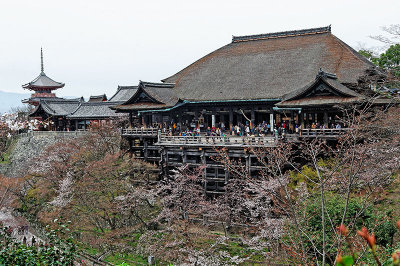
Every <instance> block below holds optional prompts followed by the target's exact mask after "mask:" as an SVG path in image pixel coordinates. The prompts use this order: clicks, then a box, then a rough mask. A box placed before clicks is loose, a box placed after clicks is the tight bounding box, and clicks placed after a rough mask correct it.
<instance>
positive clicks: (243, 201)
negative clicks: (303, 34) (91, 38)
mask: <svg viewBox="0 0 400 266" xmlns="http://www.w3.org/2000/svg"><path fill="white" fill-rule="evenodd" d="M349 113H350V112H349ZM399 115H400V110H399V108H395V107H393V108H391V109H389V110H384V111H381V110H373V111H371V110H368V111H366V112H363V111H361V112H358V116H357V117H354V116H352V117H350V116H349V119H350V118H351V119H352V121H348V123H351V124H350V125H351V126H352V127H353V129H354V130H353V131H352V132H351V133H349V134H348V135H346V136H343V138H342V139H341V140H340V141H339V142H338V143H336V144H332V143H325V142H318V141H314V142H307V143H303V144H301V145H300V146H299V145H295V146H293V145H291V144H282V145H281V146H279V147H277V148H265V149H251V150H249V152H252V153H254V154H256V155H257V156H258V158H259V160H260V164H263V165H264V166H265V170H263V171H261V172H260V176H259V178H254V177H253V178H251V177H249V176H248V175H247V171H246V169H245V168H244V167H243V165H242V164H241V163H240V162H236V161H232V160H230V158H228V157H226V154H225V152H224V150H221V151H219V154H220V155H219V156H218V157H217V158H214V159H215V160H217V161H219V162H222V163H224V164H225V165H226V167H227V169H229V171H230V172H231V176H232V178H231V179H230V181H229V183H228V184H227V185H226V191H227V192H226V194H225V195H221V196H219V197H209V196H206V195H204V193H203V191H204V188H203V185H202V173H203V168H202V167H200V168H198V169H191V168H188V167H181V168H179V169H177V170H176V172H175V174H174V175H173V176H170V177H167V178H164V179H163V180H161V181H159V182H158V180H159V177H158V171H159V170H158V168H157V167H156V166H154V165H151V164H148V163H144V162H142V161H138V160H135V158H132V157H130V155H129V154H128V153H125V152H124V150H125V149H124V147H125V144H124V141H122V140H121V139H120V136H119V135H118V132H116V131H115V130H113V129H111V128H110V129H108V128H102V129H99V130H97V131H93V132H92V133H91V134H90V135H87V136H85V137H82V138H79V139H71V140H64V141H63V143H62V145H61V144H60V143H55V144H54V145H51V146H49V147H48V148H46V149H45V150H44V152H43V153H42V154H41V155H40V157H39V158H38V159H36V160H35V162H34V163H32V164H30V167H29V169H28V172H29V174H27V175H25V176H24V177H21V181H20V183H19V184H20V185H19V186H18V185H16V184H14V183H13V184H12V186H10V190H11V191H12V192H13V195H14V197H15V200H14V202H13V203H11V204H12V206H13V207H14V208H15V209H17V210H18V211H19V212H21V213H24V214H25V216H26V217H29V219H31V221H33V222H34V223H37V224H38V226H43V227H44V226H45V225H52V226H54V223H52V221H53V220H54V219H56V218H57V219H60V221H65V222H68V223H70V225H69V228H70V230H71V231H70V236H72V237H73V238H74V242H75V243H76V244H77V245H78V247H79V249H80V250H81V251H83V252H86V253H88V254H91V255H94V256H97V257H100V258H102V259H104V260H106V261H109V262H112V263H115V264H118V263H122V262H126V263H128V264H131V265H135V264H146V263H147V257H148V256H154V257H155V259H156V261H157V263H159V264H160V265H168V264H169V263H172V264H182V263H188V264H198V265H223V264H240V265H255V264H271V263H281V264H315V263H316V261H319V262H322V261H325V263H326V264H330V265H333V264H337V263H338V261H337V258H338V257H337V256H338V254H339V255H340V254H343V256H344V255H346V254H351V253H352V252H353V251H357V252H356V253H357V258H358V259H359V260H360V262H363V263H367V264H370V263H373V262H374V261H375V259H374V257H373V254H372V253H371V252H368V250H367V249H365V242H364V240H363V238H361V237H358V236H357V235H356V231H357V230H360V229H361V227H363V226H365V227H367V228H368V229H369V230H371V231H373V232H375V235H376V244H377V245H378V246H377V249H378V251H379V252H378V256H379V259H380V260H381V261H385V262H386V261H388V263H389V260H388V259H389V258H390V256H391V254H392V253H393V252H394V250H395V249H396V248H399V247H398V243H399V238H400V237H399V236H400V234H399V233H398V231H396V221H397V220H400V207H399V206H400V204H399V203H400V196H399V195H400V193H399V192H400V177H399V173H400V170H399V169H400V133H399V129H400V117H399ZM3 181H5V179H3ZM0 193H4V192H1V191H0ZM0 195H1V194H0ZM341 224H344V225H345V226H346V227H347V228H348V230H349V232H348V234H347V235H346V236H342V235H341V233H340V232H339V231H338V229H337V228H338V227H339V226H340V225H341ZM54 229H57V226H55V227H54ZM363 250H364V251H366V252H364V251H363ZM349 265H350V264H349Z"/></svg>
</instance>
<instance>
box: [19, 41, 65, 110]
mask: <svg viewBox="0 0 400 266" xmlns="http://www.w3.org/2000/svg"><path fill="white" fill-rule="evenodd" d="M40 59H41V71H40V74H39V76H38V77H37V78H35V79H34V80H32V81H31V82H29V83H27V84H25V85H22V88H24V89H28V90H31V91H34V93H33V94H32V95H31V97H30V98H29V99H25V100H23V101H22V102H23V103H28V104H31V105H35V106H37V105H38V104H39V101H40V100H41V99H49V98H57V97H56V94H55V93H54V92H53V91H54V90H57V89H60V88H62V87H64V85H65V84H64V83H61V82H57V81H54V80H53V79H51V78H49V77H48V76H47V75H46V74H45V73H44V66H43V50H42V49H40Z"/></svg>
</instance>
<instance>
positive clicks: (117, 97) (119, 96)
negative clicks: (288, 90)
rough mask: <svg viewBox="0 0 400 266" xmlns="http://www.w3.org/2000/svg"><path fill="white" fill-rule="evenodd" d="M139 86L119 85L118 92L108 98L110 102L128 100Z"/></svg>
mask: <svg viewBox="0 0 400 266" xmlns="http://www.w3.org/2000/svg"><path fill="white" fill-rule="evenodd" d="M137 88H138V86H118V89H117V92H116V93H115V94H114V95H113V96H112V97H111V98H110V99H109V100H108V101H109V102H126V101H127V100H129V99H130V98H131V97H132V96H133V95H134V94H135V92H136V91H137Z"/></svg>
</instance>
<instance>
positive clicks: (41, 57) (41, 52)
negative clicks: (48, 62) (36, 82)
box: [40, 47, 44, 73]
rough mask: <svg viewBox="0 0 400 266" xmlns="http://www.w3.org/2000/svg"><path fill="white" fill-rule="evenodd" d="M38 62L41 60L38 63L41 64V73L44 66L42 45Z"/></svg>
mask: <svg viewBox="0 0 400 266" xmlns="http://www.w3.org/2000/svg"><path fill="white" fill-rule="evenodd" d="M40 62H41V64H40V66H41V71H42V72H41V73H44V67H43V48H42V47H40Z"/></svg>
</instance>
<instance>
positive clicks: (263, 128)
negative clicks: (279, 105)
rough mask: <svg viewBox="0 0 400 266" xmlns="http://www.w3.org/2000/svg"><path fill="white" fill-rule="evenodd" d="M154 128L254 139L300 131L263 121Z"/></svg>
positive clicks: (177, 133)
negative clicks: (256, 122)
mask: <svg viewBox="0 0 400 266" xmlns="http://www.w3.org/2000/svg"><path fill="white" fill-rule="evenodd" d="M155 127H156V128H157V127H158V128H159V129H160V130H161V132H162V133H164V134H167V135H171V136H200V135H206V136H227V135H230V136H240V137H242V136H255V137H263V136H285V135H286V134H295V133H296V134H299V133H300V130H301V125H300V126H298V125H297V124H294V125H293V124H291V125H289V123H278V124H276V125H274V126H271V124H269V123H266V122H265V121H263V122H262V123H259V124H258V125H254V126H252V125H251V124H250V123H249V122H246V123H245V124H243V123H238V124H237V125H234V126H232V129H230V128H229V126H228V127H227V126H226V125H225V124H224V123H223V122H220V123H216V125H215V126H213V127H201V126H196V127H188V126H185V125H183V126H180V125H179V124H175V123H173V124H167V123H164V124H158V125H155ZM341 127H342V126H341V125H340V124H339V123H336V124H335V123H331V124H330V125H329V126H326V125H325V124H320V123H318V122H317V123H312V124H310V125H308V126H306V127H305V128H307V129H327V128H330V129H340V128H341Z"/></svg>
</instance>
